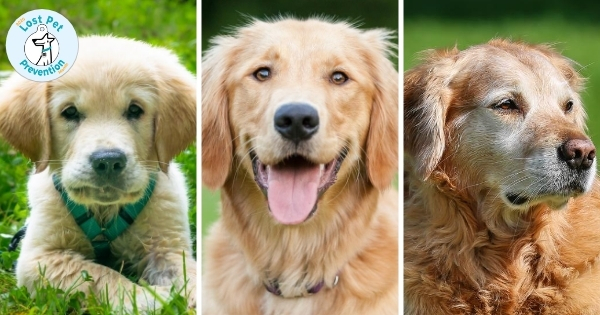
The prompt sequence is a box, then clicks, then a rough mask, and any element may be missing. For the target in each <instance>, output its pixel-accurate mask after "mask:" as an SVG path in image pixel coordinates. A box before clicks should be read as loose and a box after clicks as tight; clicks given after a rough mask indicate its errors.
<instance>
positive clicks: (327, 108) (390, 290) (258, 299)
mask: <svg viewBox="0 0 600 315" xmlns="http://www.w3.org/2000/svg"><path fill="white" fill-rule="evenodd" d="M390 35H391V34H390V32H388V31H385V30H380V29H379V30H369V31H362V30H358V29H356V28H353V27H351V26H350V25H349V24H347V23H332V22H328V21H324V20H321V19H309V20H302V21H301V20H296V19H290V18H286V19H279V20H275V21H271V22H262V21H253V22H251V23H250V24H249V25H247V26H245V27H242V28H240V29H238V30H237V31H235V32H234V34H232V35H230V36H219V37H216V38H215V39H213V41H212V43H213V46H212V48H210V49H209V50H208V51H207V52H206V54H205V56H204V59H203V71H202V93H203V94H202V146H203V154H202V180H203V182H204V184H206V185H207V186H208V187H210V188H214V189H216V188H221V202H222V211H221V218H220V220H219V221H218V222H217V223H216V224H215V225H214V226H213V227H212V229H211V231H210V233H209V236H208V237H207V239H206V240H205V242H206V243H205V245H206V252H205V259H206V264H205V268H206V269H205V271H204V277H203V279H204V280H203V281H204V283H203V308H204V311H203V312H204V314H211V315H219V314H247V315H252V314H378V315H381V314H396V313H397V311H398V296H397V294H398V283H397V282H398V281H397V268H398V265H397V260H398V248H397V239H398V236H397V233H398V232H397V217H398V215H397V212H398V206H397V192H396V191H395V190H393V189H391V188H389V186H390V184H391V181H392V179H393V177H394V175H395V174H396V172H397V154H398V144H397V141H398V138H397V137H398V136H397V131H398V126H397V111H398V99H397V97H398V87H397V84H398V73H397V71H396V70H395V68H394V65H393V63H392V62H390V60H388V58H387V57H388V56H389V55H390V54H391V50H392V43H391V42H389V37H390Z"/></svg>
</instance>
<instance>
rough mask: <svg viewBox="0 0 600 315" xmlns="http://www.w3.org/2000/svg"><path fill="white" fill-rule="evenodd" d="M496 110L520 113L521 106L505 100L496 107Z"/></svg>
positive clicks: (507, 99)
mask: <svg viewBox="0 0 600 315" xmlns="http://www.w3.org/2000/svg"><path fill="white" fill-rule="evenodd" d="M494 109H496V110H502V111H518V110H520V108H519V105H517V103H516V102H515V101H514V100H511V99H509V98H505V99H503V100H501V101H500V102H498V103H497V104H496V105H494Z"/></svg>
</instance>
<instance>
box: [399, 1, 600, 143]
mask: <svg viewBox="0 0 600 315" xmlns="http://www.w3.org/2000/svg"><path fill="white" fill-rule="evenodd" d="M495 37H503V38H511V39H513V40H523V41H526V42H531V43H553V44H555V48H556V49H557V50H558V51H559V52H562V53H563V54H564V55H565V56H567V57H569V58H571V59H573V60H575V61H576V62H578V63H579V64H580V65H581V66H580V67H579V69H578V70H579V71H580V73H581V74H582V75H583V76H584V77H586V78H588V81H587V84H586V87H587V88H586V90H585V91H584V92H583V93H582V96H583V101H584V104H585V107H586V110H587V113H588V116H589V119H588V128H589V134H590V136H591V137H592V140H593V141H594V143H595V144H596V146H600V123H599V122H600V106H599V105H600V104H598V103H599V102H600V1H585V0H584V1H561V0H529V1H523V0H505V1H476V0H458V1H441V0H424V1H423V0H422V1H414V0H410V1H405V6H404V69H405V70H407V69H410V68H411V67H412V66H414V65H416V64H417V63H418V58H417V52H419V51H422V50H425V49H430V48H451V47H453V46H454V45H457V47H458V48H459V49H461V50H462V49H464V48H467V47H469V46H471V45H474V44H479V43H484V42H487V41H489V40H490V39H492V38H495Z"/></svg>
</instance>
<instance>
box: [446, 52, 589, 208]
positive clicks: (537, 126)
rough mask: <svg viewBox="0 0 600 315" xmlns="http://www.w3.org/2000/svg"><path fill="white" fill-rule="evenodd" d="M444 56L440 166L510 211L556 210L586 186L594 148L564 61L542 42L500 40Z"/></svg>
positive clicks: (574, 77)
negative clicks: (443, 144)
mask: <svg viewBox="0 0 600 315" xmlns="http://www.w3.org/2000/svg"><path fill="white" fill-rule="evenodd" d="M447 60H450V63H446V66H448V68H447V69H448V76H447V77H446V78H445V79H444V80H445V82H446V86H445V87H442V88H441V90H443V91H444V92H442V93H444V96H443V97H442V99H446V100H447V102H448V103H447V104H446V105H444V107H445V108H444V110H445V118H446V123H445V124H446V125H445V126H444V132H445V137H446V138H445V142H446V148H445V152H444V153H443V156H442V157H441V160H440V163H441V164H442V165H443V164H445V165H446V167H453V168H455V169H456V170H457V172H458V173H459V174H460V176H459V177H460V178H461V179H462V180H463V181H465V182H466V183H471V184H475V185H473V186H471V187H484V188H490V189H492V196H493V195H496V196H497V197H499V198H501V199H502V200H503V201H504V203H505V204H506V205H508V206H509V207H510V208H514V209H525V208H527V207H529V206H531V205H534V204H538V203H547V204H549V205H550V206H551V207H554V208H560V207H562V206H563V205H564V204H565V203H566V202H567V201H568V199H569V198H570V197H572V196H576V195H578V194H581V193H583V192H585V191H587V190H589V189H590V187H591V183H592V181H593V178H594V174H595V148H594V146H593V144H592V143H591V141H590V140H589V138H588V137H587V136H586V135H585V133H584V118H585V113H584V110H583V106H582V103H581V100H580V97H579V94H578V91H579V90H580V88H581V87H580V85H581V78H580V77H579V75H578V74H577V73H576V72H575V71H574V70H573V68H572V67H571V65H570V63H569V61H567V60H566V59H565V58H564V57H561V56H560V55H558V54H557V53H555V52H554V51H552V50H550V49H549V48H546V47H543V46H527V45H524V44H516V43H508V42H503V41H493V42H490V44H487V45H481V46H476V47H473V48H470V49H468V50H466V51H463V52H460V53H458V52H456V54H454V55H453V56H451V57H449V58H447ZM450 165H453V166H450Z"/></svg>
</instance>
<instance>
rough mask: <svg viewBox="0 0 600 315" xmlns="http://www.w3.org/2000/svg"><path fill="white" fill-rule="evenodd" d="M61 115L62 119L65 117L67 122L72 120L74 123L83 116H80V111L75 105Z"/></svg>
mask: <svg viewBox="0 0 600 315" xmlns="http://www.w3.org/2000/svg"><path fill="white" fill-rule="evenodd" d="M60 115H61V116H62V117H64V118H65V119H66V120H72V121H78V120H79V118H80V117H81V115H80V114H79V111H77V108H76V107H75V106H73V105H71V106H69V107H67V108H65V109H64V110H63V111H62V112H61V113H60Z"/></svg>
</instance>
